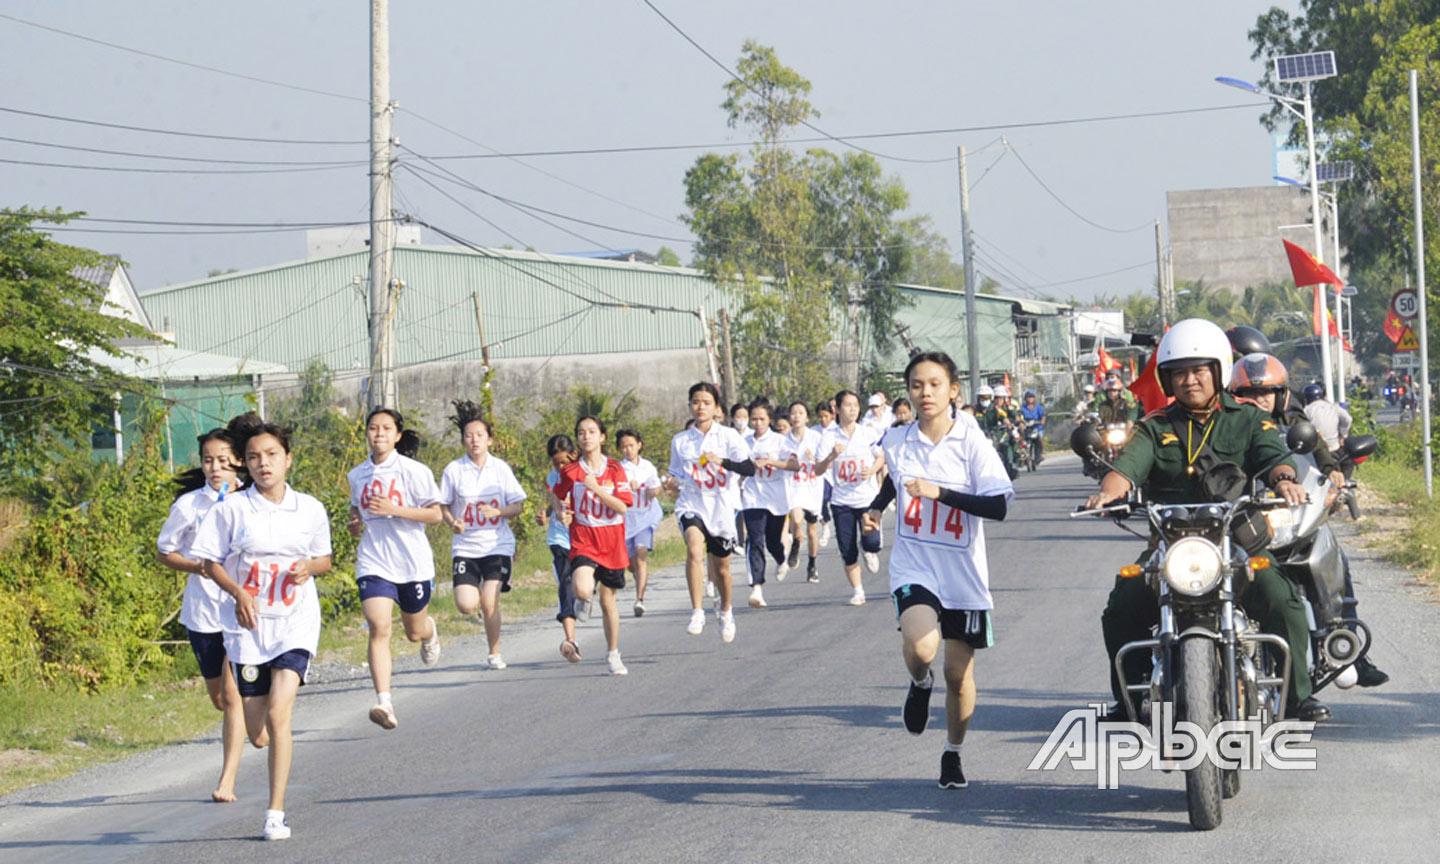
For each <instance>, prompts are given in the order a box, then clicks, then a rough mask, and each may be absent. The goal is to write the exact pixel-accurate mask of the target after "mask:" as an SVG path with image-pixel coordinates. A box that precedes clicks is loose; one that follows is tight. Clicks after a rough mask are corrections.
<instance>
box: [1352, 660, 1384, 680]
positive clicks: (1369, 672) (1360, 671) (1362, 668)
mask: <svg viewBox="0 0 1440 864" xmlns="http://www.w3.org/2000/svg"><path fill="white" fill-rule="evenodd" d="M1389 680H1390V676H1389V675H1386V674H1385V673H1384V672H1382V671H1380V669H1378V668H1376V666H1375V664H1374V663H1371V662H1370V658H1369V657H1361V658H1360V659H1359V660H1356V661H1355V683H1356V684H1359V685H1360V686H1361V687H1379V686H1380V685H1381V684H1384V683H1385V682H1386V681H1389Z"/></svg>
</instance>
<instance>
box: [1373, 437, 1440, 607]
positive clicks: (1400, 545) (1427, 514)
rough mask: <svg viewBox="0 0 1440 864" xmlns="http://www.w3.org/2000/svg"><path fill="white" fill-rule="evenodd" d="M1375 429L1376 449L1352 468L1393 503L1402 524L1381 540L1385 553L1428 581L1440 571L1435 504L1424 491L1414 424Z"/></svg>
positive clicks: (1439, 505) (1439, 514)
mask: <svg viewBox="0 0 1440 864" xmlns="http://www.w3.org/2000/svg"><path fill="white" fill-rule="evenodd" d="M1376 431H1377V434H1379V435H1380V438H1381V447H1380V449H1379V450H1378V451H1376V453H1375V454H1374V455H1373V456H1371V457H1370V458H1369V459H1367V460H1366V461H1365V463H1364V464H1363V465H1360V466H1359V467H1358V468H1357V469H1356V473H1355V478H1356V480H1358V481H1359V482H1360V483H1361V484H1363V485H1364V486H1366V487H1367V488H1369V489H1370V490H1371V491H1373V492H1375V493H1376V494H1377V495H1379V496H1380V497H1381V498H1383V499H1385V500H1386V501H1387V502H1390V503H1391V504H1394V505H1395V507H1396V510H1397V511H1398V515H1399V518H1400V519H1401V521H1402V523H1403V524H1402V526H1401V527H1400V528H1399V530H1398V531H1397V532H1396V533H1395V534H1394V535H1393V538H1391V539H1387V540H1385V541H1384V545H1385V547H1386V548H1385V550H1384V552H1385V557H1386V558H1387V559H1388V560H1390V561H1393V562H1395V563H1396V564H1400V565H1402V566H1404V567H1408V568H1410V569H1412V570H1415V571H1417V573H1418V575H1420V576H1421V577H1422V578H1424V579H1425V580H1426V581H1433V579H1434V576H1435V574H1436V573H1437V572H1440V502H1436V501H1432V500H1431V499H1429V498H1427V497H1426V495H1425V471H1424V468H1423V467H1422V464H1421V463H1420V461H1419V459H1418V458H1417V456H1418V453H1419V450H1420V427H1419V424H1416V423H1405V424H1401V425H1399V426H1393V427H1387V428H1385V429H1382V430H1376Z"/></svg>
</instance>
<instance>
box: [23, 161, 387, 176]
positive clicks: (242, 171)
mask: <svg viewBox="0 0 1440 864" xmlns="http://www.w3.org/2000/svg"><path fill="white" fill-rule="evenodd" d="M0 163H4V164H6V165H31V166H35V167H37V168H67V169H71V170H76V171H109V172H117V173H121V174H305V173H311V172H316V171H335V170H337V169H341V168H358V167H360V166H362V165H364V164H366V163H364V162H355V163H346V164H336V165H329V166H312V167H308V168H130V167H119V166H114V165H76V164H74V163H69V162H35V161H30V160H28V159H0Z"/></svg>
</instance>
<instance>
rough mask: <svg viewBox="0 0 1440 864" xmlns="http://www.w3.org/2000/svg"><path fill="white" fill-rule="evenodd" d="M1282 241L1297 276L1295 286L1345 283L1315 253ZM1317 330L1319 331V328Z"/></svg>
mask: <svg viewBox="0 0 1440 864" xmlns="http://www.w3.org/2000/svg"><path fill="white" fill-rule="evenodd" d="M1280 242H1281V243H1284V244H1285V255H1286V257H1288V258H1289V259H1290V274H1291V275H1292V276H1294V277H1295V287H1297V288H1304V287H1305V286H1307V285H1334V286H1335V287H1337V288H1339V287H1340V286H1342V285H1344V284H1345V280H1343V279H1341V278H1340V277H1339V276H1336V275H1335V272H1334V271H1333V270H1331V269H1330V268H1329V267H1326V266H1325V265H1324V264H1321V263H1320V262H1319V261H1316V260H1315V256H1314V255H1311V254H1310V253H1309V252H1306V251H1305V250H1304V249H1301V248H1300V247H1299V246H1296V245H1295V244H1294V243H1291V242H1290V241H1289V240H1281V241H1280ZM1317 320H1318V319H1317ZM1317 326H1318V325H1317ZM1316 332H1319V331H1318V330H1317V331H1316Z"/></svg>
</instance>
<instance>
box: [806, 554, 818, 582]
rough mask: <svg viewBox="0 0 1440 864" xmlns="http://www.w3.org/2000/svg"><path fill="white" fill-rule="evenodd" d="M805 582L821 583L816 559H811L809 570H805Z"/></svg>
mask: <svg viewBox="0 0 1440 864" xmlns="http://www.w3.org/2000/svg"><path fill="white" fill-rule="evenodd" d="M805 581H806V582H819V581H820V571H819V570H817V569H816V568H815V559H814V558H811V559H810V566H809V567H808V568H806V570H805Z"/></svg>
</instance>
